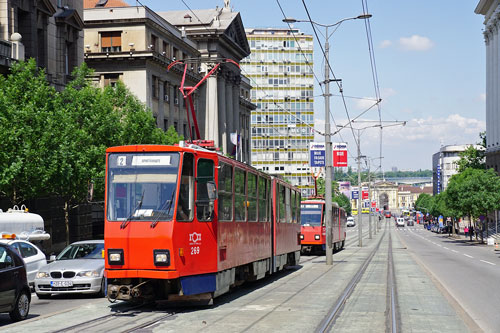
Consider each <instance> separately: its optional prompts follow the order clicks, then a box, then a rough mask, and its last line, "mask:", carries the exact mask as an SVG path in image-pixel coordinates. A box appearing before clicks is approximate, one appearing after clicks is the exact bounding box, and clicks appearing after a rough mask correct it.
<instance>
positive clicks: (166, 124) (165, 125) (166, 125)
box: [163, 119, 168, 131]
mask: <svg viewBox="0 0 500 333" xmlns="http://www.w3.org/2000/svg"><path fill="white" fill-rule="evenodd" d="M163 126H164V127H165V131H166V130H168V119H164V120H163Z"/></svg>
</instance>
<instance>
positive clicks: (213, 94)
mask: <svg viewBox="0 0 500 333" xmlns="http://www.w3.org/2000/svg"><path fill="white" fill-rule="evenodd" d="M217 85H218V79H217V77H216V76H213V75H212V76H210V77H209V78H208V79H207V83H206V103H205V138H206V139H207V140H213V141H214V145H215V147H220V140H219V112H218V110H219V102H218V94H217Z"/></svg>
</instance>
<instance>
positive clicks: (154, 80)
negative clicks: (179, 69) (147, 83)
mask: <svg viewBox="0 0 500 333" xmlns="http://www.w3.org/2000/svg"><path fill="white" fill-rule="evenodd" d="M151 95H152V96H153V98H158V76H154V75H153V76H152V77H151Z"/></svg>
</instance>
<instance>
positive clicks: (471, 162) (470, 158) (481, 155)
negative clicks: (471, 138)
mask: <svg viewBox="0 0 500 333" xmlns="http://www.w3.org/2000/svg"><path fill="white" fill-rule="evenodd" d="M479 137H480V138H481V142H479V143H478V145H479V146H480V147H481V148H475V147H474V146H473V145H470V146H468V147H467V149H466V150H465V151H463V152H460V153H459V156H460V159H459V160H458V161H457V165H458V172H459V173H460V172H463V171H465V169H467V168H473V169H485V168H486V132H481V133H479Z"/></svg>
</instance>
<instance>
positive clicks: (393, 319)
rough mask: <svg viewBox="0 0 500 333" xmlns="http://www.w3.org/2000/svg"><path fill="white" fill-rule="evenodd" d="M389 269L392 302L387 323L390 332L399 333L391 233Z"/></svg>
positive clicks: (389, 292)
mask: <svg viewBox="0 0 500 333" xmlns="http://www.w3.org/2000/svg"><path fill="white" fill-rule="evenodd" d="M388 252H389V253H388V269H387V289H388V295H390V302H388V304H387V307H389V309H387V316H388V318H387V322H388V323H390V324H389V325H388V326H390V331H391V332H392V333H397V332H398V331H399V325H398V323H399V321H398V320H397V319H398V313H397V307H396V300H397V288H396V273H395V271H394V258H393V255H392V237H391V234H390V233H389V250H388Z"/></svg>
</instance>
